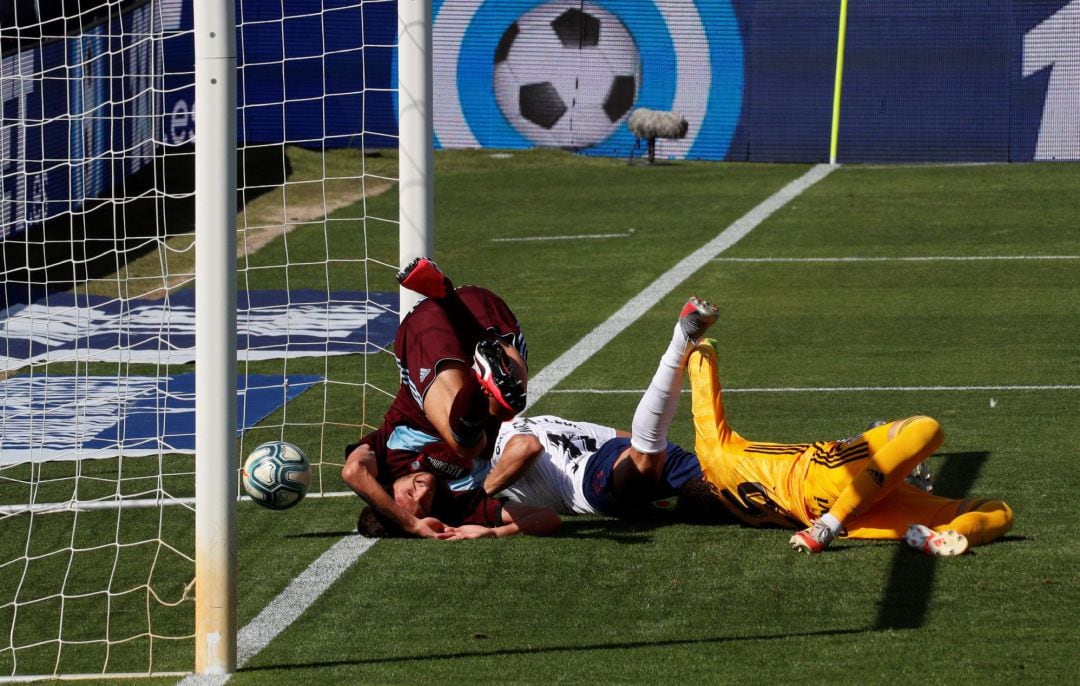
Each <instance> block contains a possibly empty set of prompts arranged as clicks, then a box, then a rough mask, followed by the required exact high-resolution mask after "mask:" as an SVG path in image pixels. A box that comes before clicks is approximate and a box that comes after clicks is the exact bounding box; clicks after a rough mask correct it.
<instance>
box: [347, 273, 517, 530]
mask: <svg viewBox="0 0 1080 686" xmlns="http://www.w3.org/2000/svg"><path fill="white" fill-rule="evenodd" d="M398 280H399V281H400V282H401V284H402V285H403V286H406V287H407V288H411V289H413V290H415V291H417V292H419V293H420V294H422V295H425V296H427V299H426V300H423V301H421V302H419V303H418V304H417V305H416V306H415V307H414V308H413V309H412V310H411V311H410V312H409V313H408V315H406V316H405V318H404V319H403V320H402V322H401V324H400V326H399V327H398V331H397V335H396V337H395V339H394V356H395V357H396V358H397V361H398V365H399V367H400V369H401V385H400V387H399V388H398V392H397V395H396V396H395V397H394V400H393V401H392V402H391V404H390V407H389V408H388V409H387V411H386V415H385V416H384V418H383V423H382V425H381V426H380V427H379V428H378V429H376V430H375V431H374V432H372V433H371V434H368V435H367V436H365V437H363V438H362V439H361V440H360V442H359V443H358V444H354V445H351V446H348V447H347V448H346V451H345V454H346V463H345V469H344V471H343V476H344V478H345V481H346V482H347V483H348V484H349V486H350V487H352V489H353V490H354V491H356V493H357V494H358V495H360V497H361V498H363V499H364V500H365V501H367V502H368V503H369V504H370V505H372V506H373V507H375V508H376V509H377V510H379V511H380V512H381V513H382V514H383V515H385V516H386V517H388V518H389V519H390V520H391V521H392V522H394V524H395V525H396V526H397V527H399V528H401V529H403V530H404V531H407V532H410V533H413V534H416V535H419V536H435V535H436V534H438V533H439V532H440V531H441V527H440V525H439V523H438V522H437V521H435V520H430V519H427V520H424V519H421V518H417V517H415V516H413V515H412V514H410V513H409V512H408V511H406V510H404V509H402V508H401V507H400V506H399V505H397V503H395V502H394V500H393V498H392V497H390V494H389V490H390V487H391V485H392V484H394V482H395V481H396V480H397V479H398V478H400V477H403V476H406V475H409V474H412V473H414V472H417V471H433V472H438V473H441V474H443V475H446V476H450V477H456V476H462V475H464V474H467V473H468V471H469V469H470V468H471V466H472V460H473V459H474V458H476V457H482V458H486V457H487V456H488V455H490V454H491V448H492V443H493V441H494V438H495V436H496V435H497V434H498V430H499V426H500V425H501V423H502V422H503V420H506V419H510V418H512V417H514V416H515V415H516V414H517V413H518V412H520V411H521V410H522V408H524V406H525V398H526V396H525V393H526V384H527V376H528V371H527V366H526V358H527V348H526V345H525V336H524V334H523V333H522V331H521V327H520V325H519V324H518V321H517V318H516V317H515V316H514V314H513V312H511V310H510V308H509V307H508V306H507V304H506V303H505V302H504V301H503V300H502V298H500V297H499V296H497V295H495V294H494V293H492V292H491V291H489V290H487V289H484V288H480V287H478V286H462V287H460V288H454V286H453V284H452V283H451V282H450V280H449V279H448V278H446V276H445V275H444V274H443V272H442V270H440V269H439V267H438V266H437V265H436V264H435V263H434V262H432V261H431V260H429V259H427V258H419V259H416V260H413V261H412V262H411V263H410V264H409V265H408V266H406V267H405V268H404V269H403V270H401V272H399V273H398ZM360 444H367V445H370V446H372V447H373V448H374V452H358V450H359V445H360ZM421 447H425V452H424V453H423V454H422V455H421V454H420V453H419V450H420V448H421Z"/></svg>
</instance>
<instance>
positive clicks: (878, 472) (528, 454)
mask: <svg viewBox="0 0 1080 686" xmlns="http://www.w3.org/2000/svg"><path fill="white" fill-rule="evenodd" d="M688 366H689V373H690V380H691V389H692V394H693V413H694V426H695V434H696V451H697V455H694V454H693V453H688V452H686V451H683V450H681V449H679V448H678V447H677V446H674V444H671V447H669V448H668V451H667V455H668V459H667V461H666V463H665V465H664V471H663V473H662V474H661V478H660V479H659V480H658V481H657V482H656V489H655V490H654V491H653V492H652V494H651V495H650V496H649V498H650V499H652V498H670V496H671V495H673V494H678V495H679V501H678V502H679V509H681V510H683V511H684V512H685V513H688V514H689V516H690V517H691V518H694V519H699V520H700V519H701V518H702V517H705V518H707V519H708V521H717V520H719V521H724V520H726V521H732V520H734V521H736V522H739V523H742V524H746V525H749V526H756V527H760V526H780V527H786V528H794V529H803V530H801V531H799V532H798V533H796V534H795V535H794V536H792V537H791V545H792V547H793V548H795V549H797V550H802V551H806V552H810V553H817V552H821V551H822V550H824V549H825V548H826V547H827V546H828V545H829V544H830V543H831V542H832V541H833V540H834V539H835V538H836V537H837V536H839V535H846V536H848V537H849V538H870V539H894V540H895V539H900V538H903V539H904V541H905V542H906V543H907V544H908V545H910V546H911V547H913V548H915V549H917V550H920V551H921V552H924V553H927V554H930V555H959V554H962V553H964V552H966V551H967V549H968V547H969V546H970V545H981V544H984V543H988V542H990V541H993V540H995V539H997V538H1000V537H1001V536H1003V535H1004V534H1005V532H1007V531H1008V530H1009V529H1010V528H1011V526H1012V521H1013V514H1012V510H1011V509H1010V508H1009V506H1008V505H1007V504H1005V503H1004V502H1002V501H1000V500H979V499H970V500H957V499H951V498H942V497H939V496H934V495H931V494H929V493H927V492H926V491H925V490H922V489H920V488H916V487H915V486H913V485H912V484H910V483H907V482H906V477H907V476H908V475H909V473H911V471H912V470H913V469H914V467H916V466H917V465H919V464H921V463H922V462H923V460H925V459H927V458H928V457H930V455H931V454H933V452H934V451H935V450H936V449H937V448H938V447H939V446H940V445H941V443H942V440H943V437H942V433H941V429H940V427H939V426H938V423H937V422H936V421H934V420H933V419H931V418H929V417H921V416H917V417H910V418H908V419H904V420H899V421H895V422H891V423H887V424H883V425H881V426H876V427H874V428H871V429H869V430H867V431H866V432H864V433H862V434H860V435H858V436H854V437H852V438H848V439H844V440H840V441H817V442H812V443H799V444H783V443H771V442H760V441H750V440H747V439H744V438H743V437H741V436H740V435H739V434H738V433H736V432H735V431H734V430H733V429H732V428H731V426H730V425H729V424H728V422H727V419H726V416H725V414H724V405H723V396H722V391H721V386H720V382H719V377H718V375H717V368H716V349H715V341H711V340H709V341H705V342H703V343H701V344H699V345H697V346H696V347H695V348H694V350H693V351H692V353H691V355H690V356H689V365H688ZM619 436H620V434H619V433H618V432H616V431H615V430H614V429H611V428H608V427H602V426H597V425H595V424H589V423H585V422H572V421H568V420H565V419H560V418H558V417H534V418H519V419H517V420H515V421H514V422H512V423H507V424H504V425H503V429H502V431H501V432H500V435H499V438H498V439H497V444H496V450H495V453H494V457H493V460H492V467H491V471H490V473H489V474H488V475H487V477H486V478H485V481H484V487H485V490H486V491H487V492H489V493H497V492H504V493H505V494H507V495H508V496H509V497H511V498H513V499H515V500H518V501H522V502H528V503H533V504H542V505H545V506H547V507H551V508H552V509H554V510H556V511H557V512H560V513H564V514H567V513H581V514H586V513H594V512H599V513H602V514H610V515H616V516H625V515H626V513H627V512H628V511H630V512H633V511H635V510H636V511H639V512H642V511H646V510H647V507H648V503H647V502H646V501H645V500H642V501H638V502H630V501H624V502H619V500H618V499H617V498H616V499H604V498H598V497H597V493H596V485H597V484H596V480H597V478H600V479H601V481H602V478H603V477H602V475H603V474H604V472H605V470H606V469H607V465H608V464H610V461H611V455H612V453H613V451H617V450H620V449H621V446H622V445H623V444H624V442H625V439H623V438H620V437H619ZM597 475H601V476H600V477H598V476H597ZM613 501H614V502H613ZM612 505H615V507H612ZM718 515H719V516H718ZM803 527H807V528H805V529H804V528H803Z"/></svg>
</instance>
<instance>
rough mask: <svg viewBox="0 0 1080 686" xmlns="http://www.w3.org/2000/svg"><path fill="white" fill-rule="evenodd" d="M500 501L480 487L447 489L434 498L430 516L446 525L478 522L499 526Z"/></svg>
mask: <svg viewBox="0 0 1080 686" xmlns="http://www.w3.org/2000/svg"><path fill="white" fill-rule="evenodd" d="M502 510H503V506H502V501H501V500H496V499H495V498H492V497H491V496H489V495H488V494H487V493H485V492H484V489H482V488H474V489H472V490H469V491H450V490H447V491H445V492H444V493H442V494H440V497H438V498H436V500H435V503H434V504H433V505H432V508H431V516H433V517H435V518H436V519H438V520H439V521H441V522H442V523H443V524H446V525H448V526H461V525H462V524H479V525H481V526H486V527H494V526H500V525H501V524H502V523H503V522H502Z"/></svg>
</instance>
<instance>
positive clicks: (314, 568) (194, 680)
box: [179, 535, 376, 686]
mask: <svg viewBox="0 0 1080 686" xmlns="http://www.w3.org/2000/svg"><path fill="white" fill-rule="evenodd" d="M375 540H376V539H374V538H365V537H363V536H359V535H357V536H345V537H344V538H342V539H341V540H339V541H338V542H337V543H335V544H334V545H332V546H330V548H329V549H328V550H327V551H326V552H324V553H323V554H322V555H320V556H319V558H318V559H317V560H315V561H314V562H312V563H311V564H310V565H309V566H308V568H307V569H305V570H304V571H303V572H301V573H300V574H299V575H298V576H297V577H296V578H295V579H293V580H292V583H290V584H289V585H288V587H287V588H286V589H285V590H284V591H282V592H281V593H279V594H278V595H277V597H276V598H274V599H273V600H271V601H270V604H269V605H267V606H266V607H264V608H263V610H262V612H260V613H259V614H258V616H257V617H255V619H253V620H251V621H250V622H248V623H247V624H246V625H245V626H244V628H243V629H241V630H240V631H239V632H238V633H237V635H236V666H237V668H240V667H243V666H244V664H245V663H247V661H248V660H250V659H251V658H253V657H255V655H257V654H258V653H259V651H261V650H262V649H263V648H265V647H266V646H268V645H270V642H271V641H273V640H274V638H275V637H276V636H277V635H278V634H280V633H281V632H282V631H284V630H285V629H286V628H288V627H289V625H290V624H292V623H293V622H294V621H296V620H297V618H299V617H300V615H302V614H303V613H304V611H305V610H307V609H308V608H309V607H311V605H312V603H314V602H315V601H316V600H318V598H319V596H321V595H322V594H323V593H324V592H325V591H326V589H328V588H330V586H331V584H333V583H334V582H335V581H337V580H338V578H340V577H341V575H342V574H344V573H345V571H346V570H347V569H348V568H349V567H351V566H352V565H353V563H354V562H356V560H357V559H358V558H359V557H360V556H361V555H363V554H364V553H365V552H367V550H368V548H370V547H371V546H372V545H373V544H374V543H375ZM231 676H232V675H231V674H207V675H201V674H193V675H191V676H189V677H186V678H185V679H183V680H181V681H180V682H179V684H180V686H221V684H224V683H225V682H227V681H228V680H229V678H230V677H231Z"/></svg>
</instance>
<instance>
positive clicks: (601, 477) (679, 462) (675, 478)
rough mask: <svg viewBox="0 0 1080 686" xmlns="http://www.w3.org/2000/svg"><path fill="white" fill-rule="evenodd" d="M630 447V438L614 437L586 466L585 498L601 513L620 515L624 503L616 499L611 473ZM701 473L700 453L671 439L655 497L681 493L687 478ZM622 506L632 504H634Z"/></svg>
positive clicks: (698, 476)
mask: <svg viewBox="0 0 1080 686" xmlns="http://www.w3.org/2000/svg"><path fill="white" fill-rule="evenodd" d="M629 447H630V439H629V438H626V437H618V438H613V439H611V440H610V441H607V442H606V443H604V444H603V445H601V446H600V449H599V450H597V451H596V452H595V453H593V454H592V457H590V458H589V461H588V463H587V464H586V465H585V481H584V483H583V487H584V490H585V499H586V500H587V501H589V504H590V505H592V506H593V508H594V509H595V510H596V511H597V512H600V513H602V514H606V515H609V516H617V515H618V514H619V509H620V503H618V502H616V500H615V496H614V495H613V494H612V492H611V474H612V471H614V469H615V461H616V460H618V459H619V455H622V454H623V451H625V450H626V449H627V448H629ZM701 476H702V473H701V463H700V462H698V458H697V455H695V454H694V453H692V452H690V451H688V450H683V449H682V448H681V447H679V446H677V445H675V444H674V443H672V442H671V441H668V444H667V458H666V459H665V460H664V470H663V472H662V473H661V475H660V483H659V484H657V487H656V491H655V492H654V496H653V497H654V498H655V499H657V500H659V499H662V498H669V497H671V496H674V495H677V494H678V493H679V489H681V488H682V487H683V485H684V484H686V482H687V481H690V480H692V479H700V478H701ZM643 504H644V503H643ZM621 505H627V506H632V505H633V503H622V504H621Z"/></svg>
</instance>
